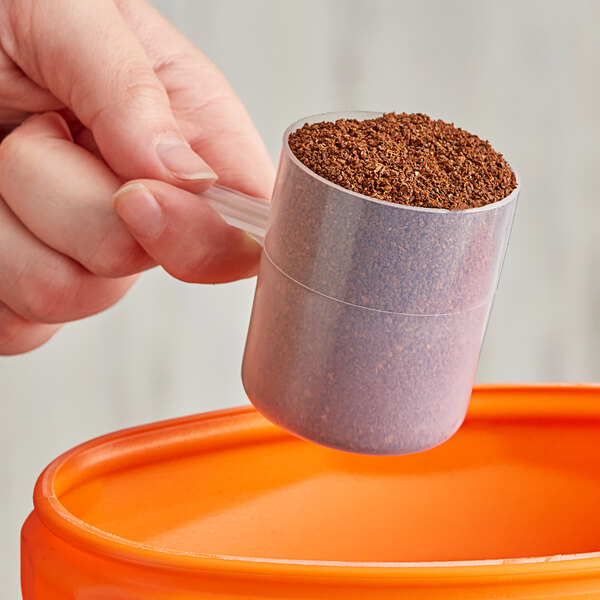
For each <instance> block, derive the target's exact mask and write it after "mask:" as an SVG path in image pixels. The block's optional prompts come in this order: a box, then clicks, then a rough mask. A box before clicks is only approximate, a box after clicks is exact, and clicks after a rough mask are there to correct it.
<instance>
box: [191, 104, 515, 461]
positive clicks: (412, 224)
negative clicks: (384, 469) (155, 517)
mask: <svg viewBox="0 0 600 600" xmlns="http://www.w3.org/2000/svg"><path fill="white" fill-rule="evenodd" d="M378 116H381V113H371V112H358V113H357V112H347V113H330V114H322V115H316V116H313V117H309V118H306V119H302V120H300V121H298V122H296V123H294V124H293V125H291V126H290V127H289V128H288V129H287V131H286V132H285V134H284V140H283V149H282V152H281V157H280V161H279V169H278V174H277V179H276V182H275V187H274V192H273V198H272V200H271V203H270V204H269V203H267V202H265V201H262V200H257V199H255V198H249V197H247V196H243V195H241V194H238V193H237V192H232V191H231V190H226V189H225V188H221V187H218V186H214V187H213V188H212V189H211V190H209V191H208V192H207V193H205V194H203V197H204V198H206V199H207V201H208V202H209V203H210V204H211V206H213V208H215V209H216V210H217V211H218V212H219V213H220V214H221V215H222V216H223V217H224V218H225V220H226V221H227V222H228V223H230V224H232V225H234V226H236V227H239V228H242V229H245V230H246V231H248V232H249V233H250V234H252V235H253V236H254V237H255V238H256V239H258V240H262V239H264V249H263V254H262V259H261V264H260V272H259V277H258V283H257V288H256V294H255V298H254V306H253V310H252V318H251V322H250V327H249V332H248V338H247V342H246V350H245V354H244V360H243V366H242V379H243V383H244V387H245V389H246V392H247V394H248V396H249V398H250V400H251V402H252V403H253V404H254V405H255V406H256V408H258V410H260V411H261V412H262V413H263V414H264V415H265V416H266V417H267V418H268V419H270V420H271V421H273V422H274V423H276V424H277V425H279V426H281V427H283V428H284V429H286V430H288V431H290V432H292V433H295V434H296V435H299V436H301V437H303V438H306V439H308V440H311V441H314V442H317V443H319V444H323V445H325V446H329V447H333V448H338V449H341V450H347V451H352V452H360V453H364V454H406V453H410V452H418V451H421V450H426V449H428V448H432V447H433V446H436V445H438V444H440V443H441V442H443V441H445V440H446V439H448V438H449V437H450V436H451V435H452V434H453V433H454V432H455V431H456V430H457V429H458V428H459V427H460V425H461V423H462V421H463V419H464V417H465V414H466V410H467V406H468V403H469V398H470V394H471V389H472V386H473V381H474V377H475V370H476V367H477V361H478V358H479V352H480V349H481V344H482V341H483V336H484V333H485V328H486V325H487V321H488V317H489V313H490V309H491V305H492V301H493V298H494V294H495V291H496V287H497V284H498V278H499V276H500V271H501V268H502V263H503V260H504V256H505V253H506V248H507V244H508V238H509V234H510V229H511V226H512V221H513V216H514V212H515V208H516V202H517V197H518V193H519V186H517V188H516V189H515V190H514V191H513V192H512V193H511V194H510V195H509V196H508V197H507V198H505V199H504V200H501V201H499V202H496V203H493V204H489V205H487V206H484V207H482V208H475V209H468V210H460V211H447V210H441V209H428V208H418V207H411V206H404V205H400V204H392V203H389V202H385V201H381V200H377V199H375V198H370V197H367V196H363V195H361V194H357V193H354V192H351V191H349V190H347V189H344V188H342V187H340V186H338V185H336V184H334V183H332V182H330V181H327V180H325V179H323V178H322V177H320V176H318V175H316V174H315V173H313V172H312V171H310V170H309V169H308V168H307V167H305V166H304V165H303V164H302V163H301V162H300V161H298V159H297V158H296V157H295V156H294V155H293V154H292V152H291V150H290V149H289V146H288V143H287V139H288V136H289V134H290V133H292V132H293V131H295V130H296V129H298V128H299V127H301V126H302V125H304V124H305V123H315V122H319V121H335V120H337V119H340V118H355V119H371V118H375V117H378Z"/></svg>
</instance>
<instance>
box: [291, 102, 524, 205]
mask: <svg viewBox="0 0 600 600" xmlns="http://www.w3.org/2000/svg"><path fill="white" fill-rule="evenodd" d="M289 145H290V149H291V150H292V152H293V153H294V155H295V156H296V158H298V160H300V162H302V163H303V164H304V165H306V166H307V167H308V168H309V169H311V171H314V172H315V173H317V175H320V176H321V177H324V178H325V179H327V180H328V181H331V182H333V183H337V184H338V185H340V186H342V187H344V188H346V189H348V190H351V191H353V192H358V193H360V194H364V195H365V196H371V197H372V198H378V199H379V200H387V201H388V202H396V203H398V204H405V205H407V206H421V207H427V208H445V209H449V210H460V209H465V208H476V207H478V206H485V205H486V204H490V203H492V202H497V201H498V200H502V199H503V198H506V197H507V196H508V195H509V194H510V193H511V192H512V191H513V190H514V189H515V187H517V182H516V178H515V174H514V173H513V172H512V170H511V168H510V167H509V166H508V164H507V163H506V161H505V160H504V159H503V158H502V155H501V154H499V153H498V152H496V151H495V150H494V149H493V148H492V147H491V145H490V143H489V142H487V141H484V140H481V139H480V138H479V137H477V136H476V135H473V134H471V133H468V132H467V131H464V130H463V129H460V128H458V127H455V126H454V125H452V124H450V123H445V122H444V121H440V120H433V119H431V118H430V117H428V116H427V115H424V114H420V113H417V114H407V113H401V114H396V113H388V114H385V115H383V116H382V117H377V118H375V119H367V120H364V121H358V120H356V119H339V120H337V121H335V122H333V123H332V122H321V123H313V124H310V125H304V126H303V127H301V128H300V129H298V130H297V131H295V132H293V133H292V134H291V135H290V137H289Z"/></svg>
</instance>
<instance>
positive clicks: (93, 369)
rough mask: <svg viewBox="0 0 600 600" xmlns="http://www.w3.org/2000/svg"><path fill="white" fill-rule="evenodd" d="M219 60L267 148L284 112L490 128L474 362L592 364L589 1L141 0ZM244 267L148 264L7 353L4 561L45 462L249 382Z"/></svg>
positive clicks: (561, 372) (488, 376)
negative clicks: (489, 251)
mask: <svg viewBox="0 0 600 600" xmlns="http://www.w3.org/2000/svg"><path fill="white" fill-rule="evenodd" d="M154 4H155V5H156V6H157V8H159V9H160V10H161V11H162V12H163V13H164V14H165V15H166V16H167V17H168V18H169V19H170V20H171V21H172V22H173V23H174V24H175V26H177V27H178V28H179V29H180V30H181V31H182V32H183V33H184V34H185V35H187V36H188V37H190V38H191V39H192V40H193V42H194V43H195V44H196V45H197V46H199V47H200V48H201V49H203V50H204V51H205V52H206V53H207V54H208V55H209V56H210V57H211V58H212V59H213V60H214V61H215V62H216V63H217V65H218V66H219V67H220V68H221V69H222V70H223V71H224V73H225V74H226V76H227V77H228V78H229V80H230V81H231V83H232V84H233V86H234V87H235V89H236V90H237V91H238V93H239V94H240V96H241V97H242V99H243V100H244V102H245V103H246V106H247V107H248V110H249V112H250V114H251V115H252V117H253V118H254V120H255V122H256V125H257V127H258V129H259V130H260V132H261V133H262V135H263V136H264V139H265V140H266V143H267V145H268V147H269V149H270V151H271V153H272V156H273V159H274V160H276V159H277V155H278V152H279V144H280V137H281V134H282V132H283V130H284V129H285V127H286V126H287V125H288V124H289V123H291V122H292V121H294V120H296V119H298V118H299V117H301V116H304V115H309V114H313V113H319V112H324V111H332V110H343V109H349V108H360V109H372V110H387V111H391V110H396V111H406V112H426V113H428V114H430V115H432V116H435V117H439V118H443V119H445V120H447V121H451V122H454V123H456V124H457V125H459V126H461V127H463V128H466V129H468V130H470V131H472V132H474V133H477V134H479V135H480V136H482V137H484V138H487V139H489V140H491V141H492V143H493V145H494V146H495V147H496V148H497V149H498V150H500V151H501V152H503V153H504V154H505V156H506V157H507V158H508V159H509V160H510V162H511V163H512V164H513V165H514V166H515V168H516V169H517V170H518V171H519V174H520V176H521V179H522V182H523V190H522V194H521V199H520V206H519V208H518V211H517V217H516V222H515V227H514V230H513V235H512V240H511V244H510V248H509V252H508V256H507V260H506V263H505V267H504V273H503V276H502V279H501V281H500V288H499V291H498V294H497V300H496V303H495V306H494V310H493V312H492V316H491V322H490V326H489V329H488V334H487V339H486V342H485V346H484V350H483V354H482V357H481V362H480V368H479V372H478V380H479V381H589V380H600V342H599V339H600V239H599V236H598V235H597V227H598V223H600V201H599V200H600V199H599V191H598V190H599V188H598V175H597V173H598V169H599V164H600V150H599V144H598V141H597V140H598V136H599V134H600V111H599V110H598V107H599V106H600V78H599V76H598V74H599V73H600V59H599V57H600V36H599V35H598V29H597V23H598V22H599V21H600V3H599V2H596V1H594V0H589V1H585V0H571V1H567V0H564V1H551V0H538V1H531V0H510V1H509V0H503V1H496V2H491V1H481V0H472V1H471V0H469V1H444V0H438V1H434V0H429V1H424V0H411V1H382V0H371V1H367V0H362V1H360V0H354V1H351V0H348V1H343V0H339V1H334V0H331V1H327V0H312V1H307V0H302V1H301V0H261V1H258V0H253V1H252V2H248V1H244V0H206V1H200V0H154ZM253 285H254V284H253V282H241V283H235V284H230V285H226V286H220V287H210V286H207V287H201V286H192V285H185V284H182V283H179V282H177V281H174V280H172V279H170V278H168V277H167V276H166V275H164V274H163V273H161V272H160V271H158V270H156V271H153V272H150V273H147V274H145V275H143V277H142V278H141V281H140V282H139V283H138V284H137V286H136V287H135V288H134V289H133V290H132V291H131V292H130V293H129V295H128V296H127V297H126V298H125V299H124V300H123V301H122V302H121V303H120V304H118V305H117V306H116V307H114V308H113V309H111V310H109V311H107V312H106V313H104V314H102V315H98V316H95V317H93V318H90V319H87V320H85V321H82V322H80V323H76V324H73V325H70V326H67V327H66V328H64V330H63V331H62V332H60V333H59V334H58V335H57V336H56V338H55V339H54V340H52V341H51V342H50V343H49V344H47V346H46V347H44V348H42V349H40V350H37V351H35V352H33V353H31V354H29V355H26V356H20V357H14V358H0V381H1V390H2V392H1V393H2V402H0V428H1V432H0V450H1V452H2V457H3V459H2V461H1V462H0V474H1V481H3V482H4V484H3V485H2V486H0V504H1V507H2V511H1V512H0V531H1V532H2V535H1V536H0V581H2V582H3V591H4V595H3V597H6V598H17V597H20V596H19V592H18V544H19V542H18V535H19V528H20V525H21V523H22V521H23V520H24V518H25V517H26V515H27V513H28V512H29V511H30V509H31V500H30V497H31V491H32V488H33V484H34V481H35V478H36V476H37V475H38V473H39V472H40V471H41V469H42V468H43V467H44V466H45V465H46V464H47V463H48V462H49V461H50V460H51V459H52V458H54V457H55V456H56V455H58V454H59V453H60V452H62V451H63V450H66V449H68V448H69V447H71V446H73V445H74V444H77V443H79V442H81V441H84V440H86V439H88V438H90V437H93V436H96V435H99V434H102V433H105V432H108V431H111V430H114V429H119V428H122V427H125V426H129V425H135V424H139V423H143V422H148V421H153V420H157V419H163V418H168V417H174V416H178V415H183V414H188V413H194V412H198V411H203V410H208V409H213V408H218V407H225V406H231V405H236V404H240V403H243V402H246V399H245V396H244V393H243V389H242V386H241V383H240V376H239V370H240V361H241V355H242V350H243V344H244V337H245V331H246V327H247V323H248V319H249V315H250V308H251V301H252V294H253Z"/></svg>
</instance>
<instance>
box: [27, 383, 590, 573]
mask: <svg viewBox="0 0 600 600" xmlns="http://www.w3.org/2000/svg"><path fill="white" fill-rule="evenodd" d="M507 392H514V393H516V394H519V393H521V394H523V393H526V394H527V396H528V397H527V400H524V399H523V398H522V397H520V398H519V399H518V401H511V400H510V399H507V398H506V394H507ZM474 394H475V398H474V399H473V401H472V405H471V407H470V408H469V414H470V415H471V417H473V418H482V417H487V418H489V417H493V416H496V417H498V416H502V417H503V418H505V417H507V416H513V417H519V416H520V417H531V416H535V417H536V418H537V417H546V418H552V417H553V416H559V415H560V416H562V417H564V416H565V415H568V416H571V417H572V418H582V419H586V420H587V419H589V418H590V417H595V418H597V419H600V402H598V398H599V394H600V383H585V384H576V383H572V384H565V383H554V384H551V383H545V384H516V385H514V384H513V385H511V384H484V385H476V386H475V387H474ZM549 394H551V395H552V397H551V398H548V395H549ZM574 394H576V395H577V396H578V398H577V400H578V401H577V402H573V401H569V402H565V398H564V397H565V396H572V395H574ZM232 417H238V421H239V422H238V424H237V427H233V426H232V425H231V421H232ZM259 419H260V423H259V424H258V425H257V421H258V420H259ZM199 423H204V424H206V426H207V427H208V426H210V427H211V428H212V429H215V430H216V431H217V433H216V437H215V439H219V438H220V439H223V440H224V439H231V438H233V439H234V440H235V441H236V442H237V443H243V442H244V441H245V440H256V434H257V432H258V433H259V434H260V435H261V436H265V435H267V436H285V435H288V434H285V432H283V431H281V430H278V429H277V428H276V427H275V426H274V425H271V424H270V423H268V422H266V420H265V419H264V418H262V417H259V414H258V412H257V411H256V409H254V408H253V407H251V406H242V407H238V408H231V409H224V410H219V411H213V412H209V413H203V414H200V415H194V416H189V417H182V418H178V419H172V420H169V421H162V422H158V423H152V424H149V425H142V426H139V427H133V428H129V429H124V430H121V431H117V432H115V433H111V434H108V435H104V436H101V437H98V438H95V439H93V440H90V441H88V442H85V443H83V444H80V445H79V446H76V447H75V448H73V449H71V450H69V451H67V452H65V453H64V454H62V455H61V456H59V457H58V458H57V459H55V460H54V461H53V462H52V463H51V464H50V465H49V466H48V467H47V468H46V469H45V470H44V471H43V473H42V474H41V475H40V477H39V479H38V481H37V483H36V486H35V490H34V505H35V514H36V515H37V516H38V517H39V518H40V520H41V521H42V523H43V524H44V525H45V526H46V527H47V528H48V529H49V530H50V531H52V533H54V534H55V535H56V536H58V537H59V538H60V539H62V540H64V541H66V542H67V543H70V544H73V545H75V546H76V547H77V548H78V549H80V550H83V551H86V552H89V553H93V554H95V555H101V556H108V557H112V558H113V559H117V560H120V561H124V562H129V563H138V564H140V563H141V564H144V565H147V566H152V567H153V568H159V569H167V570H182V569H183V570H186V571H187V570H193V571H196V572H201V573H207V574H211V573H212V574H214V575H217V576H219V575H220V574H224V573H227V574H230V575H242V576H250V577H259V578H264V577H266V578H273V577H277V578H280V579H284V580H298V579H300V578H305V577H307V576H311V577H318V578H319V579H324V580H330V579H339V578H340V577H348V576H350V577H352V578H353V580H354V581H362V582H364V583H365V584H369V582H375V581H376V582H378V583H384V582H385V581H388V582H389V583H390V584H392V583H393V582H396V583H397V581H398V578H402V580H403V582H405V583H406V582H409V581H410V582H414V583H416V582H422V581H425V580H426V581H427V582H428V583H429V584H431V582H432V580H438V581H441V580H445V581H447V580H449V579H461V580H463V579H474V578H477V581H478V582H479V583H481V582H482V581H484V580H490V581H491V580H495V579H498V578H506V577H507V576H510V577H512V578H516V579H524V578H527V579H531V577H532V576H534V577H538V578H555V577H556V576H557V574H558V573H560V574H561V576H563V577H565V578H570V577H574V578H575V577H579V576H580V574H581V572H582V571H586V572H588V573H598V572H600V551H597V552H586V553H580V554H569V555H554V556H537V557H528V558H509V559H490V560H467V561H432V562H346V561H320V560H292V559H271V558H267V557H265V558H259V557H242V556H227V555H215V554H202V553H195V552H183V551H176V550H169V549H164V548H159V547H154V546H150V545H146V544H142V543H138V542H135V541H133V540H128V539H125V538H122V537H119V536H116V535H114V534H111V533H108V532H106V531H102V530H100V529H97V528H96V527H94V526H92V525H90V524H88V523H86V522H84V521H83V520H81V519H79V518H78V517H76V516H75V515H73V514H72V513H70V512H69V511H68V510H67V509H66V507H65V506H64V505H63V504H62V503H61V502H60V500H59V498H58V495H57V493H56V490H55V483H56V478H57V476H58V475H59V473H60V471H61V468H63V467H64V466H65V464H66V463H67V462H68V461H69V459H71V458H73V457H75V456H77V455H81V456H82V457H83V463H84V464H86V461H87V458H86V455H87V454H89V453H91V452H92V451H94V450H96V451H97V450H98V449H99V448H100V447H103V446H106V447H107V448H109V449H110V448H111V446H113V445H114V444H115V443H118V442H119V441H121V440H123V439H125V438H126V439H127V440H135V438H136V437H140V436H142V435H143V434H147V433H149V432H152V433H156V432H160V431H163V433H164V435H165V436H166V435H168V434H167V430H169V429H174V430H175V429H177V428H178V427H180V426H187V427H188V428H189V427H190V425H196V424H199ZM141 443H142V444H143V442H141ZM144 450H146V451H147V450H148V447H147V445H145V446H144Z"/></svg>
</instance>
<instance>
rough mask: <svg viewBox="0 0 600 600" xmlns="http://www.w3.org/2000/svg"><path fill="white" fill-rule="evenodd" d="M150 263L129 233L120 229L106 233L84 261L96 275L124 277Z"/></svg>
mask: <svg viewBox="0 0 600 600" xmlns="http://www.w3.org/2000/svg"><path fill="white" fill-rule="evenodd" d="M150 263H151V260H150V257H149V256H148V255H147V254H146V252H145V251H144V250H143V249H142V247H141V246H140V245H139V244H138V243H137V241H135V240H134V239H133V238H132V237H131V236H130V235H129V234H123V233H122V232H121V231H120V230H117V231H114V230H113V232H111V234H109V235H107V236H106V237H105V238H104V239H103V240H102V242H101V243H100V244H99V245H98V247H97V248H96V250H95V252H94V254H93V255H92V256H91V257H89V258H88V259H87V260H86V261H84V264H85V267H86V268H87V269H88V270H89V271H90V272H92V273H93V274H94V275H96V276H97V277H106V278H115V277H125V276H127V275H132V274H133V273H137V272H139V271H141V270H143V269H144V268H146V267H147V266H149V265H150Z"/></svg>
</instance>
